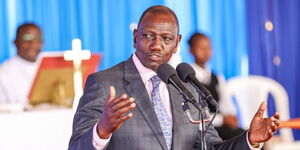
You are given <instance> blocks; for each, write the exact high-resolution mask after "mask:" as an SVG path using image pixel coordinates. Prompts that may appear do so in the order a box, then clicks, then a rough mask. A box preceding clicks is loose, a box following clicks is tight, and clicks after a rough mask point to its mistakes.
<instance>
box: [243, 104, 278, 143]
mask: <svg viewBox="0 0 300 150" xmlns="http://www.w3.org/2000/svg"><path fill="white" fill-rule="evenodd" d="M266 108H267V103H266V102H262V103H261V105H260V106H259V109H258V111H257V112H256V114H255V116H254V117H253V119H252V121H251V124H250V130H249V142H250V144H251V145H255V144H257V143H261V142H265V141H268V140H269V139H270V138H271V137H272V136H273V134H274V133H275V132H276V131H277V130H278V127H279V124H280V123H279V114H278V112H276V113H275V114H274V115H273V116H272V117H270V118H263V114H264V112H265V110H266Z"/></svg>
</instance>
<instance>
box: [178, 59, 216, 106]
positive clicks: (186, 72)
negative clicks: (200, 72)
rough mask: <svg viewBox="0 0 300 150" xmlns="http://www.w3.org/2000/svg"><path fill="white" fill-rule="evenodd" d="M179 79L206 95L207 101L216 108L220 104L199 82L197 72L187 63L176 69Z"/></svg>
mask: <svg viewBox="0 0 300 150" xmlns="http://www.w3.org/2000/svg"><path fill="white" fill-rule="evenodd" d="M176 71H177V73H178V76H179V78H180V79H181V80H182V81H183V82H190V83H191V84H192V85H193V86H194V87H195V88H196V89H197V91H198V92H200V93H201V94H202V95H204V97H205V99H206V100H207V101H208V102H209V103H210V104H212V105H213V106H215V107H218V103H217V102H216V100H215V99H214V98H213V96H212V95H211V93H210V92H209V91H208V90H207V89H206V88H205V87H204V86H203V85H202V84H201V83H200V82H199V81H198V80H197V78H196V76H195V74H196V73H195V70H194V69H193V68H192V67H191V66H190V65H189V64H187V63H180V64H179V65H178V66H177V67H176Z"/></svg>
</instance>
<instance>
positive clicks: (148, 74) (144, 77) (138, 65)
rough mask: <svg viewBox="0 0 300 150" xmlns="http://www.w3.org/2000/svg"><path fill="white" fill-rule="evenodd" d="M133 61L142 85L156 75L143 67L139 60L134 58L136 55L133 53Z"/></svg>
mask: <svg viewBox="0 0 300 150" xmlns="http://www.w3.org/2000/svg"><path fill="white" fill-rule="evenodd" d="M132 59H133V63H134V65H135V66H136V68H137V70H138V72H139V74H140V75H141V77H142V80H143V83H144V84H145V83H147V82H148V81H149V80H150V79H151V78H152V77H153V76H155V75H157V74H156V72H154V71H153V70H151V69H149V68H147V67H145V66H144V65H143V64H142V63H141V61H140V60H139V58H138V57H137V56H136V54H135V53H134V54H133V56H132Z"/></svg>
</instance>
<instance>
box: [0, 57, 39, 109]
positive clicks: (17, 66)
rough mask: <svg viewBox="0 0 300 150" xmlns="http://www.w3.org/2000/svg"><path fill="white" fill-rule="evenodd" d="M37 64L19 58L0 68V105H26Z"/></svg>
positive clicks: (7, 62) (12, 59) (14, 58)
mask: <svg viewBox="0 0 300 150" xmlns="http://www.w3.org/2000/svg"><path fill="white" fill-rule="evenodd" d="M37 67H38V62H29V61H27V60H24V59H23V58H21V57H20V56H16V57H13V58H11V59H9V60H7V61H6V62H4V63H3V64H2V65H1V66H0V105H1V104H24V105H26V104H27V103H28V94H29V91H30V88H31V85H32V82H33V79H34V77H35V74H36V71H37Z"/></svg>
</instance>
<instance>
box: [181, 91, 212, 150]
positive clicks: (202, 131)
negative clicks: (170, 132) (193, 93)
mask: <svg viewBox="0 0 300 150" xmlns="http://www.w3.org/2000/svg"><path fill="white" fill-rule="evenodd" d="M197 92H198V94H199V99H200V103H199V104H200V105H199V106H200V107H202V109H201V108H200V107H198V108H197V107H196V106H195V105H194V106H195V107H196V108H197V109H198V110H199V113H200V120H197V121H196V120H194V119H193V118H192V115H191V113H190V109H189V106H188V104H187V102H190V101H188V100H186V99H185V96H183V98H184V99H185V101H184V102H182V109H183V111H184V112H185V113H186V115H187V116H188V118H189V120H190V122H191V123H192V124H198V125H199V133H200V137H201V140H200V147H201V150H207V144H206V139H205V132H206V131H207V129H205V122H210V121H209V110H208V107H207V106H208V105H207V102H206V101H205V96H204V95H203V94H202V92H199V91H198V89H197ZM192 104H193V103H192ZM205 111H208V113H206V112H205ZM205 118H208V119H205Z"/></svg>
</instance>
